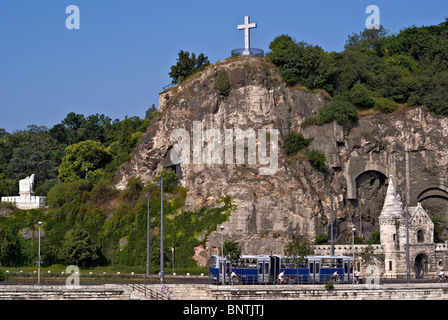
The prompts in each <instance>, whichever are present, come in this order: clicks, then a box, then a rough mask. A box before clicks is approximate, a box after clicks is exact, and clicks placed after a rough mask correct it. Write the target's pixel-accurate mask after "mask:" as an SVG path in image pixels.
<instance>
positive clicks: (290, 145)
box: [284, 131, 313, 156]
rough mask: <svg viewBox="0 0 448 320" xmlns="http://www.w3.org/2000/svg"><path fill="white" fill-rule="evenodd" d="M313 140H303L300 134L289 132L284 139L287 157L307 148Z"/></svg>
mask: <svg viewBox="0 0 448 320" xmlns="http://www.w3.org/2000/svg"><path fill="white" fill-rule="evenodd" d="M312 140H313V139H312V138H310V139H305V138H304V136H303V135H302V134H301V133H297V132H294V131H291V132H290V133H288V134H287V135H286V137H285V141H284V149H285V153H286V155H288V156H292V155H294V154H296V153H297V152H298V151H299V150H301V149H304V148H306V147H308V145H309V144H310V143H311V141H312Z"/></svg>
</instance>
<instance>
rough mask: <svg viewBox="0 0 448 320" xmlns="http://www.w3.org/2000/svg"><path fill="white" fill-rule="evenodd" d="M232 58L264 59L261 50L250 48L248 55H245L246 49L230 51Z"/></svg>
mask: <svg viewBox="0 0 448 320" xmlns="http://www.w3.org/2000/svg"><path fill="white" fill-rule="evenodd" d="M231 53H232V57H236V56H242V57H264V51H263V50H261V49H255V48H250V49H249V54H247V52H246V49H234V50H232V52H231Z"/></svg>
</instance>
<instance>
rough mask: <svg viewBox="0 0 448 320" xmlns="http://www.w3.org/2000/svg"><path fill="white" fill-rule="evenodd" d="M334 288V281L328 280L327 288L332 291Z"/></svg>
mask: <svg viewBox="0 0 448 320" xmlns="http://www.w3.org/2000/svg"><path fill="white" fill-rule="evenodd" d="M333 289H334V283H333V281H328V282H327V283H326V284H325V290H327V291H331V290H333Z"/></svg>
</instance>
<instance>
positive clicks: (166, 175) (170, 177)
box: [154, 169, 179, 192]
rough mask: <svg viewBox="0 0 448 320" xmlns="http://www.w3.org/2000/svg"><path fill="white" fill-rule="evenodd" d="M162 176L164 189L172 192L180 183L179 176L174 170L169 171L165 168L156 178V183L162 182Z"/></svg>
mask: <svg viewBox="0 0 448 320" xmlns="http://www.w3.org/2000/svg"><path fill="white" fill-rule="evenodd" d="M161 177H163V190H164V191H166V192H172V191H173V190H174V188H175V187H176V186H177V184H178V183H179V177H178V176H177V174H176V173H175V172H173V171H168V170H165V169H164V170H163V171H160V172H159V173H158V174H157V175H156V177H155V178H154V181H155V182H156V183H158V182H160V178H161Z"/></svg>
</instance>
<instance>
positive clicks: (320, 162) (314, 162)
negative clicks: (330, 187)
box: [307, 150, 326, 172]
mask: <svg viewBox="0 0 448 320" xmlns="http://www.w3.org/2000/svg"><path fill="white" fill-rule="evenodd" d="M307 156H308V161H309V162H310V164H311V166H312V167H313V169H314V170H317V171H320V172H322V171H324V169H325V160H326V159H325V154H323V153H322V152H320V151H317V150H310V151H309V152H308V153H307Z"/></svg>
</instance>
